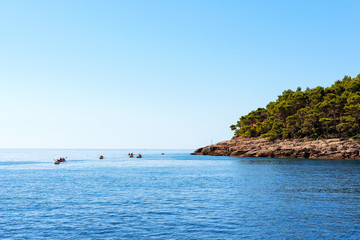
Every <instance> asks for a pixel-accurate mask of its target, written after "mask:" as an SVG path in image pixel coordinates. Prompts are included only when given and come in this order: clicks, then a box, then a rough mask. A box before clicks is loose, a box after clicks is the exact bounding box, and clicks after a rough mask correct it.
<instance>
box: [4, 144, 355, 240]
mask: <svg viewBox="0 0 360 240" xmlns="http://www.w3.org/2000/svg"><path fill="white" fill-rule="evenodd" d="M192 151H193V150H169V149H163V150H149V149H137V150H133V149H125V150H124V149H122V150H116V149H114V150H104V149H91V150H89V149H31V150H30V149H1V150H0V239H360V161H356V160H314V159H275V158H236V157H221V156H193V155H190V153H191V152H192ZM130 152H133V153H134V155H135V156H136V155H137V154H138V153H141V154H142V156H143V158H141V159H138V158H129V157H128V153H130ZM162 153H163V155H162ZM100 155H103V156H104V159H102V160H100V159H99V156H100ZM59 157H67V159H66V162H64V163H61V164H59V165H55V164H54V159H56V158H59Z"/></svg>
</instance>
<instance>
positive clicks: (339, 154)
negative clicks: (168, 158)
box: [192, 137, 360, 159]
mask: <svg viewBox="0 0 360 240" xmlns="http://www.w3.org/2000/svg"><path fill="white" fill-rule="evenodd" d="M359 149H360V142H357V141H354V140H351V139H340V138H333V139H322V140H310V139H306V138H303V139H287V140H275V141H267V140H266V139H265V138H261V137H258V138H242V137H237V138H233V139H231V140H229V141H223V142H219V143H216V144H213V145H209V146H206V147H203V148H199V149H197V150H196V151H195V152H194V153H192V154H193V155H212V156H233V157H272V158H318V159H360V155H359Z"/></svg>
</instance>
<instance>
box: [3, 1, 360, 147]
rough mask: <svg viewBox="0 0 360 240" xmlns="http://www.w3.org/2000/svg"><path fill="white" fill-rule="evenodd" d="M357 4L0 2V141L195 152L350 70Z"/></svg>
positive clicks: (357, 49) (355, 63) (359, 47)
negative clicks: (249, 117) (296, 93)
mask: <svg viewBox="0 0 360 240" xmlns="http://www.w3.org/2000/svg"><path fill="white" fill-rule="evenodd" d="M358 9H360V1H349V0H344V1H330V0H326V1H321V0H318V1H313V0H311V1H309V0H304V1H285V0H284V1H278V0H273V1H240V0H234V1H231V0H224V1H210V0H196V1H193V0H192V1H190V0H174V1H167V0H166V1H165V0H164V1H162V0H144V1H137V0H131V1H130V0H128V1H120V0H106V1H98V0H96V1H92V0H62V1H48V0H43V1H39V0H31V1H29V0H6V1H5V0H0V91H1V92H0V111H1V118H0V148H112V149H127V148H136V149H145V148H146V149H151V148H156V149H167V148H169V149H195V148H198V147H202V146H205V145H209V144H211V143H212V142H213V143H215V142H219V141H224V140H228V139H230V138H231V137H232V136H233V132H232V131H231V130H230V128H229V126H230V125H231V124H234V123H236V121H237V120H238V119H239V117H241V116H243V115H245V114H247V113H248V112H250V111H251V110H255V109H257V108H259V107H265V106H266V105H267V104H268V103H269V102H270V101H275V100H276V98H277V96H278V95H280V94H281V93H282V92H283V91H284V90H287V89H292V90H295V89H296V88H297V87H298V86H300V87H301V88H303V89H305V88H306V87H310V88H313V87H316V86H324V87H327V86H330V85H331V84H332V83H334V82H335V81H336V80H339V79H342V78H343V77H344V76H345V75H348V76H352V77H355V76H356V75H358V74H359V73H360V58H359V54H360V42H359V39H360V31H359V27H360V18H359V17H358Z"/></svg>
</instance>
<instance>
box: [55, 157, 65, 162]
mask: <svg viewBox="0 0 360 240" xmlns="http://www.w3.org/2000/svg"><path fill="white" fill-rule="evenodd" d="M56 161H58V162H65V161H66V160H65V158H59V159H56Z"/></svg>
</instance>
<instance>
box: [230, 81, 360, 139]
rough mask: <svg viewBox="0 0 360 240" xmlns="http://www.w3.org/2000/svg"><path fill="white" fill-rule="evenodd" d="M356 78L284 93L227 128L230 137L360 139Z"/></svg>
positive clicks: (359, 83) (359, 94)
mask: <svg viewBox="0 0 360 240" xmlns="http://www.w3.org/2000/svg"><path fill="white" fill-rule="evenodd" d="M359 126H360V74H359V75H358V76H357V77H356V78H351V77H349V76H345V77H344V78H343V79H342V80H338V81H336V82H335V83H334V84H333V85H332V86H331V87H327V88H324V87H316V88H313V89H310V88H307V89H306V90H305V91H302V90H301V88H300V87H298V88H297V90H296V91H292V90H286V91H284V92H283V93H282V94H281V95H280V96H278V98H277V100H276V101H275V102H270V103H269V104H268V105H267V106H266V108H258V109H257V110H254V111H251V112H250V113H249V114H247V115H245V116H242V117H241V118H240V119H239V121H238V122H237V123H236V124H234V125H231V126H230V128H231V130H233V131H235V133H234V136H235V137H236V136H242V137H260V136H261V137H266V138H267V139H268V140H275V139H287V138H304V137H309V138H312V139H319V138H334V137H345V138H355V139H359V138H360V127H359Z"/></svg>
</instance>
